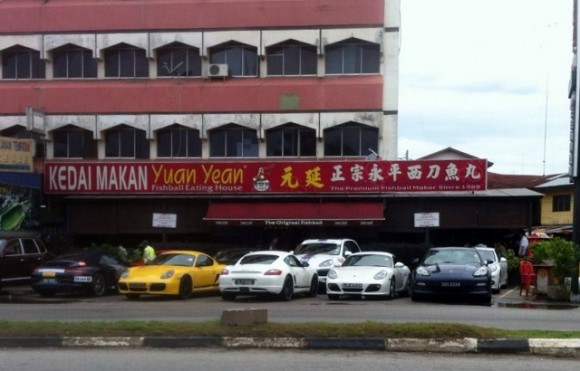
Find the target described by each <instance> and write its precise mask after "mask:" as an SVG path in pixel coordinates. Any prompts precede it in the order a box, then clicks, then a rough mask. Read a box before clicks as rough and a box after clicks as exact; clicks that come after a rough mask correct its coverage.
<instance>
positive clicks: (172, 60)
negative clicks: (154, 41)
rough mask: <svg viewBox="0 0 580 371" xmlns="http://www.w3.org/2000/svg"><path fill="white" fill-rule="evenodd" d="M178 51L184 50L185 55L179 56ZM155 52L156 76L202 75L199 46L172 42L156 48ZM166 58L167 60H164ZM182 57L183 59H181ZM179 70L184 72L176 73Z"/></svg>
mask: <svg viewBox="0 0 580 371" xmlns="http://www.w3.org/2000/svg"><path fill="white" fill-rule="evenodd" d="M180 52H181V53H183V52H185V55H181V56H180V55H179V53H180ZM155 53H156V57H157V58H156V59H157V64H156V67H157V77H161V78H165V77H201V75H202V74H201V66H202V58H201V54H200V50H199V48H196V47H193V46H189V45H186V44H183V43H179V42H174V43H171V44H168V45H165V46H162V47H159V48H157V49H156V51H155ZM166 58H168V59H169V60H168V61H165V59H166ZM183 58H184V60H182V59H183ZM180 63H181V64H183V65H181V64H180ZM164 67H165V69H164ZM187 67H188V68H187ZM181 70H183V71H185V72H184V73H178V71H181ZM164 71H166V72H164Z"/></svg>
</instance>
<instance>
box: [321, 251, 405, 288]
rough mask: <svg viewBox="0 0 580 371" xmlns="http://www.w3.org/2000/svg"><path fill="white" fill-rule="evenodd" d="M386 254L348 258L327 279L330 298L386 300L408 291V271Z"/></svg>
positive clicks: (374, 252)
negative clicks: (364, 297)
mask: <svg viewBox="0 0 580 371" xmlns="http://www.w3.org/2000/svg"><path fill="white" fill-rule="evenodd" d="M395 260H396V259H395V256H394V255H393V254H391V253H388V252H380V251H368V252H366V251H365V252H359V253H354V254H352V255H349V256H348V257H347V258H346V260H345V261H344V263H342V265H341V266H340V267H335V268H332V269H331V270H330V271H329V272H328V276H327V277H326V293H327V295H328V298H329V299H338V298H339V297H340V296H341V295H351V296H352V295H354V296H359V297H360V296H382V297H386V298H389V299H392V298H394V297H395V295H396V294H397V293H404V294H406V293H407V292H408V288H409V276H410V274H411V270H410V269H409V267H407V266H406V265H404V264H403V263H401V262H397V263H395Z"/></svg>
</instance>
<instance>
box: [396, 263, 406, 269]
mask: <svg viewBox="0 0 580 371" xmlns="http://www.w3.org/2000/svg"><path fill="white" fill-rule="evenodd" d="M404 266H405V264H403V263H401V262H397V263H396V264H395V268H403V267H404Z"/></svg>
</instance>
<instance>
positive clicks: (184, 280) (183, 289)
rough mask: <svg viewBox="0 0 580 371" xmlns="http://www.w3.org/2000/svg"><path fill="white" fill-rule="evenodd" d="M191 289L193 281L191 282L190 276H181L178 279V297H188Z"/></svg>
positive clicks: (182, 298) (183, 298)
mask: <svg viewBox="0 0 580 371" xmlns="http://www.w3.org/2000/svg"><path fill="white" fill-rule="evenodd" d="M192 290H193V283H192V282H191V278H189V276H183V277H181V281H179V293H178V294H177V296H178V297H179V299H181V300H185V299H188V298H189V297H190V296H191V291H192Z"/></svg>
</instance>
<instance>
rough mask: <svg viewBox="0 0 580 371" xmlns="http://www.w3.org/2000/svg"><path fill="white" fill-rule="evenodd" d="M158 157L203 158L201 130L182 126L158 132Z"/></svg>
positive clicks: (174, 126) (173, 126)
mask: <svg viewBox="0 0 580 371" xmlns="http://www.w3.org/2000/svg"><path fill="white" fill-rule="evenodd" d="M157 157H201V139H200V137H199V130H196V129H190V128H187V127H185V126H181V125H172V126H169V127H167V128H164V129H160V130H158V131H157Z"/></svg>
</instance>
